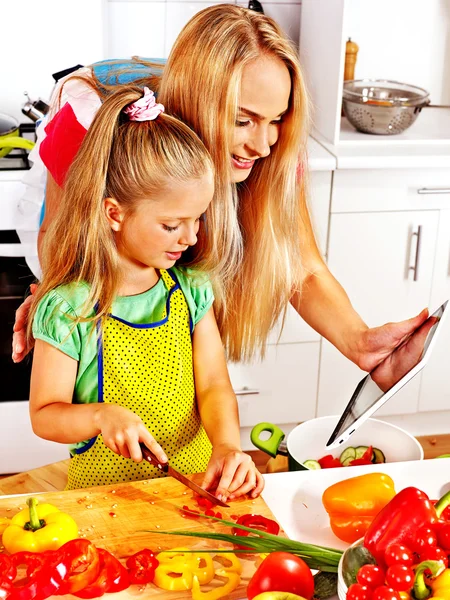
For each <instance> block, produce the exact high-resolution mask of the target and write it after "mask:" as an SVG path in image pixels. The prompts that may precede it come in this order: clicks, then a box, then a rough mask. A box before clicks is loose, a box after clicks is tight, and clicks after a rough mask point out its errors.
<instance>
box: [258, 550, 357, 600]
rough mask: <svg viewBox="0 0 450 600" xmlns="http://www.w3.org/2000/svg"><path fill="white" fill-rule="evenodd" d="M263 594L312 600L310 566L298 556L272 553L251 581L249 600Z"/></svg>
mask: <svg viewBox="0 0 450 600" xmlns="http://www.w3.org/2000/svg"><path fill="white" fill-rule="evenodd" d="M263 592H288V593H290V594H297V595H298V596H302V597H303V598H306V599H307V600H310V599H311V598H312V596H313V594H314V578H313V576H312V573H311V570H310V568H309V567H308V565H307V564H306V563H305V561H304V560H302V559H301V558H299V557H298V556H294V555H293V554H289V553H288V552H272V553H271V554H269V556H267V557H266V558H265V559H264V560H263V561H262V563H261V564H260V565H259V567H258V568H257V570H256V571H255V573H254V574H253V577H252V578H251V579H250V581H249V584H248V587H247V597H248V600H252V598H254V597H255V596H257V595H258V594H262V593H263ZM361 600H362V599H361ZM367 600H369V599H367Z"/></svg>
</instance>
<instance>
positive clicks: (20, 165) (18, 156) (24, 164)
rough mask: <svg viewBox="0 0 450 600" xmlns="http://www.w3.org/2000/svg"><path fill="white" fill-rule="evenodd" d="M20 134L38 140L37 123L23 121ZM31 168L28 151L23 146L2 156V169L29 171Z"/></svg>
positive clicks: (0, 160) (0, 167)
mask: <svg viewBox="0 0 450 600" xmlns="http://www.w3.org/2000/svg"><path fill="white" fill-rule="evenodd" d="M19 136H20V137H24V138H27V139H29V140H31V141H33V142H35V141H36V125H35V123H21V124H20V125H19ZM30 168H31V164H30V161H29V160H28V152H27V151H26V150H24V149H23V148H13V149H12V150H11V152H9V154H7V155H6V156H3V157H2V158H0V171H27V170H28V169H30Z"/></svg>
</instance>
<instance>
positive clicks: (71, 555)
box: [58, 539, 100, 595]
mask: <svg viewBox="0 0 450 600" xmlns="http://www.w3.org/2000/svg"><path fill="white" fill-rule="evenodd" d="M58 552H59V554H60V562H59V565H58V567H61V568H65V569H66V576H65V578H64V581H63V583H62V585H61V588H60V590H59V594H61V595H64V594H74V593H75V592H79V591H80V590H83V589H84V588H86V587H87V586H89V585H91V584H92V583H93V582H94V581H95V580H96V579H97V577H98V575H99V573H100V553H99V551H98V549H97V548H96V547H95V546H94V544H91V542H90V541H89V540H84V539H76V540H71V541H70V542H66V543H65V544H64V545H63V546H61V548H60V549H59V550H58Z"/></svg>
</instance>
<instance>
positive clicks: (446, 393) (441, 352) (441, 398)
mask: <svg viewBox="0 0 450 600" xmlns="http://www.w3.org/2000/svg"><path fill="white" fill-rule="evenodd" d="M448 197H449V210H442V211H441V213H440V220H439V232H438V237H437V241H436V259H435V262H434V273H433V286H432V293H431V300H430V307H431V309H434V308H437V307H438V306H439V305H440V304H442V302H444V301H445V300H447V299H449V298H450V195H449V196H448ZM443 325H444V327H443V329H442V331H441V334H440V336H439V338H438V339H437V340H436V345H435V347H434V350H433V354H432V355H431V357H430V360H429V362H428V364H427V366H426V368H425V369H424V371H423V374H422V385H421V388H420V397H419V410H420V411H431V410H449V409H450V377H449V358H448V357H449V349H450V319H449V318H448V317H447V320H446V321H445V322H444V324H443Z"/></svg>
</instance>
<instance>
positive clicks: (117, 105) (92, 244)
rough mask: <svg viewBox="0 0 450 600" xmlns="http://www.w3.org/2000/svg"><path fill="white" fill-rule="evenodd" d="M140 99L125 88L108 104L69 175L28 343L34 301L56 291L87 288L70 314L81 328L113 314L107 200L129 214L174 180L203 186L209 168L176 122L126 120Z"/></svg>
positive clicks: (114, 281)
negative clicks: (200, 182)
mask: <svg viewBox="0 0 450 600" xmlns="http://www.w3.org/2000/svg"><path fill="white" fill-rule="evenodd" d="M142 96H143V91H142V89H141V88H139V87H137V86H123V87H120V88H118V90H117V91H115V92H114V93H112V94H111V95H109V96H108V97H107V99H106V100H105V101H104V103H103V104H102V106H101V107H100V109H99V111H98V113H97V115H96V117H95V119H94V121H93V123H92V125H91V127H90V128H89V130H88V132H87V134H86V136H85V138H84V140H83V143H82V145H81V148H80V150H79V152H78V154H77V156H76V158H75V160H74V162H73V164H72V166H71V168H70V170H69V173H68V175H67V179H66V181H65V185H64V195H63V200H62V204H61V207H60V209H59V212H58V214H57V217H56V218H55V220H54V222H53V223H52V225H51V226H50V228H49V230H48V232H47V234H46V237H45V240H44V244H43V260H42V270H43V279H42V282H41V285H40V286H39V287H38V290H37V292H36V294H35V300H34V302H33V307H32V311H31V314H30V319H29V328H28V334H29V335H30V336H31V327H32V320H33V316H34V314H35V311H36V307H37V305H38V303H39V301H40V300H41V299H42V297H43V296H44V295H45V294H46V293H47V292H49V291H50V290H52V289H54V288H56V287H58V286H60V285H64V284H67V283H73V282H74V283H81V282H83V281H84V282H87V283H88V284H89V285H90V291H89V296H88V298H87V300H86V303H85V305H83V307H74V309H75V310H76V311H77V314H78V315H79V316H80V319H79V320H84V319H89V320H90V319H99V318H101V317H103V316H104V315H106V314H107V313H108V312H109V311H110V309H111V305H112V302H113V300H114V297H115V295H116V291H117V287H118V284H119V281H120V276H121V274H120V272H119V261H118V255H117V248H116V244H115V237H114V233H113V232H112V230H111V228H110V225H109V223H108V221H107V219H106V215H105V210H104V199H105V198H108V197H112V198H115V199H116V200H117V201H118V202H119V204H120V205H121V206H123V208H124V209H125V210H127V211H128V210H132V209H133V206H134V204H135V202H136V201H138V200H140V199H142V198H149V197H150V198H151V196H152V194H154V193H155V192H156V191H160V190H161V189H162V188H164V187H165V186H167V185H168V184H169V182H170V181H171V180H172V181H173V180H174V179H175V180H179V181H188V180H192V179H193V178H200V177H202V176H203V175H204V174H205V172H207V170H208V169H211V170H212V168H213V167H212V162H211V158H210V156H209V154H208V152H207V150H206V149H205V147H204V146H203V144H202V142H201V141H200V139H199V138H198V137H197V135H196V134H195V133H194V132H193V131H192V130H191V129H189V127H187V125H184V124H183V123H182V122H181V121H178V120H177V119H175V118H173V117H170V116H169V115H166V114H160V115H159V116H158V117H157V118H156V119H154V120H146V121H143V122H139V121H131V120H130V118H129V116H128V115H127V114H126V113H125V112H124V111H125V109H126V107H128V106H129V105H130V104H132V103H135V102H136V101H138V100H139V99H140V98H142ZM128 112H129V111H128ZM211 243H212V242H211ZM202 246H208V243H206V244H205V243H203V244H201V247H200V254H201V253H202V252H203V250H202ZM94 306H96V314H93V307H94ZM77 309H78V310H77Z"/></svg>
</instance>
